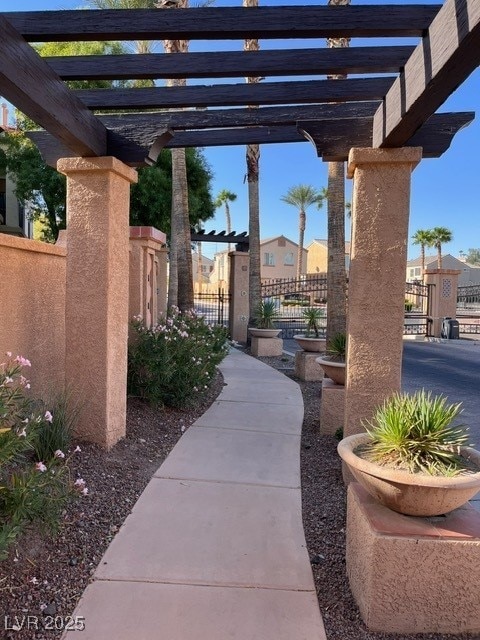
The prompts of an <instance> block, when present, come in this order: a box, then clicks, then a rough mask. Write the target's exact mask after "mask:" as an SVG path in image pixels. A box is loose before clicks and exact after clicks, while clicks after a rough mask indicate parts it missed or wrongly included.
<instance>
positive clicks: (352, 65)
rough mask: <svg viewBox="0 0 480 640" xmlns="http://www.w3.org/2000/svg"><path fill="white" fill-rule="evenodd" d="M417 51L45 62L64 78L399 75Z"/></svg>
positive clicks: (232, 53) (359, 49) (77, 58)
mask: <svg viewBox="0 0 480 640" xmlns="http://www.w3.org/2000/svg"><path fill="white" fill-rule="evenodd" d="M413 50H414V47H411V46H395V47H356V48H351V49H288V50H284V49H282V50H274V51H221V52H206V53H169V54H165V53H151V54H143V55H138V54H130V55H128V54H125V55H108V56H68V57H59V58H45V60H46V62H47V63H48V64H49V65H50V66H51V67H52V69H53V70H54V71H55V73H56V74H58V75H59V76H60V77H61V78H62V79H63V80H132V79H138V78H146V79H149V80H151V79H159V78H213V77H215V78H230V77H232V78H235V77H243V76H248V77H253V76H255V77H256V76H262V77H268V76H287V75H295V76H304V75H312V74H314V75H326V74H349V75H351V74H356V73H357V74H360V73H398V72H399V71H400V69H401V67H403V65H404V64H405V63H406V61H407V60H408V58H409V57H410V55H411V54H412V52H413Z"/></svg>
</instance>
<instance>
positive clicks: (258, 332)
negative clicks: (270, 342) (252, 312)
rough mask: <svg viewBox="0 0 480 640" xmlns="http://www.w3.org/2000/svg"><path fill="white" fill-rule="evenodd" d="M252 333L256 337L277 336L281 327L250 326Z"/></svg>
mask: <svg viewBox="0 0 480 640" xmlns="http://www.w3.org/2000/svg"><path fill="white" fill-rule="evenodd" d="M248 330H249V331H250V335H252V336H255V338H277V337H278V335H279V333H280V331H281V329H257V328H256V327H248Z"/></svg>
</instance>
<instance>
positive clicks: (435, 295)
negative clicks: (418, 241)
mask: <svg viewBox="0 0 480 640" xmlns="http://www.w3.org/2000/svg"><path fill="white" fill-rule="evenodd" d="M460 273H461V271H457V270H456V269H429V270H428V271H425V273H424V282H425V284H429V285H431V286H430V309H429V314H430V317H431V318H432V329H431V335H432V336H434V337H436V338H439V337H440V335H441V331H442V320H443V318H455V316H456V315H457V291H458V276H459V275H460Z"/></svg>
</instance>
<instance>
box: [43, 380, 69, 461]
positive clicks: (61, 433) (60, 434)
mask: <svg viewBox="0 0 480 640" xmlns="http://www.w3.org/2000/svg"><path fill="white" fill-rule="evenodd" d="M49 406H50V409H51V414H52V421H51V422H50V424H49V425H48V427H47V428H45V429H41V430H40V431H39V433H38V437H37V440H36V442H35V443H34V451H35V457H36V459H37V460H51V459H52V458H53V457H55V451H58V450H60V451H67V450H68V448H69V447H70V444H71V442H72V436H73V433H74V430H75V424H76V422H77V418H78V414H79V406H78V405H76V404H75V402H74V401H73V398H72V394H71V393H69V392H68V391H66V392H61V393H57V394H56V395H55V396H54V397H53V399H52V400H51V401H50V402H49Z"/></svg>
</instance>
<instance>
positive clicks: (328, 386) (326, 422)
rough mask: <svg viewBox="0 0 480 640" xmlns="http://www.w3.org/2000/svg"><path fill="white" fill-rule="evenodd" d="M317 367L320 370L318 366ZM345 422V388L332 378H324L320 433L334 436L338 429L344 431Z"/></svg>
mask: <svg viewBox="0 0 480 640" xmlns="http://www.w3.org/2000/svg"><path fill="white" fill-rule="evenodd" d="M317 367H318V368H319V369H320V367H319V366H318V364H317ZM322 374H323V371H322ZM344 421H345V387H344V386H343V384H335V382H333V380H330V378H324V379H323V380H322V400H321V403H320V433H321V434H322V435H326V436H334V435H335V433H336V431H337V430H338V429H343V424H344Z"/></svg>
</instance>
